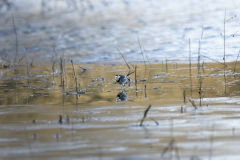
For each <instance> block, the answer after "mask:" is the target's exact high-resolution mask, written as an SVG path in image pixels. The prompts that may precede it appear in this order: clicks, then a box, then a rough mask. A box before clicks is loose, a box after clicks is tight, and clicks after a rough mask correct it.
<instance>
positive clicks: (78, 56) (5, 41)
mask: <svg viewBox="0 0 240 160" xmlns="http://www.w3.org/2000/svg"><path fill="white" fill-rule="evenodd" d="M72 2H76V4H75V5H73V4H72V3H70V4H68V3H66V2H65V1H49V2H48V3H46V5H45V7H41V1H34V2H27V1H24V2H23V1H21V3H18V2H15V3H16V5H15V7H16V8H18V10H14V11H13V12H5V13H4V14H3V16H4V18H3V19H2V20H1V28H0V30H1V34H2V37H4V38H1V42H0V43H1V48H0V49H1V50H2V52H4V51H3V50H4V49H5V52H7V53H9V54H10V53H11V54H15V37H14V32H13V25H12V17H11V13H13V16H14V19H15V23H16V28H17V33H18V39H19V49H18V50H19V52H20V53H22V54H23V53H24V49H23V48H25V50H26V53H27V54H28V56H29V57H31V59H38V58H40V59H47V58H50V57H51V54H52V53H53V50H54V48H55V51H56V52H57V53H58V54H60V55H62V54H63V53H64V55H66V56H67V57H68V58H72V59H73V58H74V59H75V60H77V61H79V62H84V63H86V62H95V63H96V62H113V61H115V62H122V59H121V56H120V55H119V53H118V51H117V48H118V49H119V50H120V51H121V52H122V53H123V54H124V56H125V57H126V60H127V61H129V62H130V61H143V60H147V58H148V59H149V60H150V61H151V62H152V63H159V62H161V61H165V60H166V59H167V60H169V61H178V62H179V61H181V62H186V61H188V57H189V39H191V51H192V59H193V60H195V61H196V60H197V53H198V46H199V40H200V39H201V34H202V27H203V29H204V31H203V36H202V42H201V54H202V55H203V56H201V58H202V61H210V62H212V59H213V60H216V61H222V59H223V46H224V45H223V39H222V37H221V36H220V34H221V33H223V19H224V13H225V10H226V19H229V18H231V17H232V16H235V15H236V16H237V17H235V18H233V19H231V20H230V21H228V22H227V23H226V37H228V36H230V35H231V34H234V33H235V34H234V37H229V38H228V39H227V40H226V60H227V61H233V60H235V59H236V57H237V54H238V50H239V49H238V43H239V33H238V30H239V10H238V8H239V5H240V4H239V3H238V1H236V0H235V1H234V0H231V1H228V2H226V1H224V0H222V1H217V2H216V1H215V0H211V1H208V0H205V1H194V2H192V1H190V0H187V1H184V2H181V3H180V2H178V1H154V0H151V1H146V0H140V1H131V2H127V1H124V0H121V1H120V0H117V1H114V2H112V1H108V0H104V1H95V0H92V1H82V2H81V3H80V2H78V1H72ZM67 4H68V5H67ZM136 4H137V5H136ZM26 7H27V8H29V10H26V9H25V8H26ZM47 9H48V10H47ZM46 10H47V11H46ZM138 38H139V40H140V42H141V44H142V49H143V51H144V52H145V57H144V58H143V57H142V55H141V49H140V46H139V42H138ZM146 56H147V57H146ZM205 56H206V57H208V58H206V57H205ZM209 58H210V59H209Z"/></svg>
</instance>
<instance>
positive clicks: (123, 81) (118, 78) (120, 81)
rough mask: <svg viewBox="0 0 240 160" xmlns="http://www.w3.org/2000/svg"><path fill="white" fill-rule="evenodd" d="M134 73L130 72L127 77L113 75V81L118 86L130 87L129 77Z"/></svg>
mask: <svg viewBox="0 0 240 160" xmlns="http://www.w3.org/2000/svg"><path fill="white" fill-rule="evenodd" d="M132 73H134V72H130V73H128V74H127V75H115V80H116V82H117V83H118V84H120V85H121V86H125V84H126V83H128V84H129V85H130V83H131V81H130V75H131V74H132Z"/></svg>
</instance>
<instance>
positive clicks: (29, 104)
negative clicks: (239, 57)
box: [0, 63, 240, 160]
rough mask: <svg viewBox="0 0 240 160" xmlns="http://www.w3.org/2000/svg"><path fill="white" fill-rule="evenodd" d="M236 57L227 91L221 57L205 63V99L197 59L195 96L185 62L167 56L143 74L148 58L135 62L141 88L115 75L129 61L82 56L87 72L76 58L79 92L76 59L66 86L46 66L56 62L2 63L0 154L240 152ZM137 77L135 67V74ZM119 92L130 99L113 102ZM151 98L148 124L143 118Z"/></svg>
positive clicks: (222, 155) (221, 155)
mask: <svg viewBox="0 0 240 160" xmlns="http://www.w3.org/2000/svg"><path fill="white" fill-rule="evenodd" d="M234 64H235V63H229V64H228V68H227V71H228V72H227V82H228V84H227V95H229V96H227V97H226V96H225V95H224V86H223V85H222V84H224V83H223V71H222V70H216V69H213V68H219V67H220V66H222V65H221V64H216V63H214V64H211V63H205V66H204V73H203V72H202V76H203V77H204V79H203V91H204V98H203V101H202V107H199V98H198V97H199V95H198V93H197V90H198V80H197V75H196V74H197V68H196V65H193V66H192V67H193V68H192V74H193V75H192V96H191V92H190V90H191V87H190V77H189V69H188V67H189V66H188V64H187V65H182V64H178V65H177V66H176V64H168V70H166V68H162V65H161V64H158V65H155V64H152V66H151V68H150V67H149V66H148V67H147V72H146V74H145V65H144V64H142V65H141V64H138V67H137V86H138V87H137V92H136V87H135V83H132V84H131V85H130V87H128V86H125V89H124V90H121V86H120V85H119V84H117V83H115V80H114V76H115V75H116V74H127V73H128V72H127V66H126V65H117V66H115V65H110V64H106V65H95V64H85V65H84V66H82V67H84V68H85V69H86V70H87V71H85V72H83V69H80V68H78V64H75V65H74V68H75V75H76V78H77V84H80V88H78V89H80V90H81V94H67V93H70V92H76V86H75V78H74V73H73V71H72V65H66V66H65V67H64V68H65V72H64V73H63V75H64V77H65V78H64V79H65V86H64V87H63V85H61V74H60V73H61V71H60V70H59V69H58V71H57V72H55V73H54V75H55V76H54V78H53V73H51V72H49V71H48V70H46V69H49V68H51V65H46V66H42V65H37V64H35V65H33V66H32V67H31V70H30V72H29V74H27V72H26V65H22V66H18V67H17V68H16V67H12V68H5V69H2V71H4V76H3V77H2V78H1V83H0V87H1V92H0V107H1V108H0V115H1V116H0V129H1V138H0V141H1V145H0V157H1V159H15V158H18V159H43V158H45V159H171V156H172V157H175V158H176V157H180V159H187V160H189V159H192V158H193V157H195V158H198V159H201V160H202V159H209V158H210V157H212V159H238V158H239V154H238V150H237V149H236V148H239V143H237V141H236V140H237V139H238V138H239V111H240V110H239V81H238V77H239V74H238V73H239V67H237V69H236V73H235V77H234V76H233V75H234V73H233V72H232V70H233V69H234ZM55 68H58V67H57V66H55ZM145 75H147V76H145ZM134 77H135V76H134V74H132V75H131V81H133V82H135V78H134ZM53 80H54V84H56V85H53V83H52V81H53ZM143 80H144V81H143ZM216 82H218V83H216ZM145 85H146V88H145V87H144V86H145ZM77 87H79V86H78V85H77ZM184 90H185V91H186V97H187V98H186V99H187V102H186V104H184V99H183V98H184V97H183V91H184ZM119 93H125V94H126V95H127V96H128V99H125V100H124V101H121V102H116V97H117V95H118V94H119ZM188 98H191V99H192V100H194V101H195V103H196V105H197V106H198V109H194V107H193V106H192V104H191V103H190V102H189V101H188ZM150 104H151V105H152V107H151V109H150V110H149V112H148V114H147V116H146V118H145V120H144V121H143V126H139V125H140V121H141V119H142V118H143V114H144V111H145V110H146V109H147V107H148V106H149V105H150ZM181 107H183V113H181ZM60 115H61V116H62V122H61V123H59V116H60ZM168 146H169V147H168ZM171 146H172V147H171ZM230 146H231V147H230ZM161 157H162V158H161Z"/></svg>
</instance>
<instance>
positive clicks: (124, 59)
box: [117, 48, 131, 69]
mask: <svg viewBox="0 0 240 160" xmlns="http://www.w3.org/2000/svg"><path fill="white" fill-rule="evenodd" d="M117 50H118V52H119V53H120V54H121V56H122V58H123V60H124V61H125V63H126V65H127V67H128V69H131V68H130V66H129V65H128V63H127V61H126V59H125V58H124V56H123V54H122V53H121V52H120V50H119V49H118V48H117Z"/></svg>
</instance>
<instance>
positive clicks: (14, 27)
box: [12, 14, 18, 64]
mask: <svg viewBox="0 0 240 160" xmlns="http://www.w3.org/2000/svg"><path fill="white" fill-rule="evenodd" d="M12 22H13V27H14V33H15V39H16V55H15V58H14V64H15V63H16V60H17V56H18V37H17V31H16V26H15V22H14V18H13V14H12Z"/></svg>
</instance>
